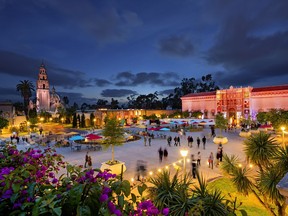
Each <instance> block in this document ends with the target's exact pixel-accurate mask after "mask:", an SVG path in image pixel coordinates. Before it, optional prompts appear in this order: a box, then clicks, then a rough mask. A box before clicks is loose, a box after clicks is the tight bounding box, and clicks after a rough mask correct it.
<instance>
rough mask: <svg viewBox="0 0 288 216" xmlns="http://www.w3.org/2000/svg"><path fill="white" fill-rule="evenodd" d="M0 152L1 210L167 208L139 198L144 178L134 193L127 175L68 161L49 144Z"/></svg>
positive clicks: (133, 211) (141, 211)
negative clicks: (24, 149) (42, 148)
mask: <svg viewBox="0 0 288 216" xmlns="http://www.w3.org/2000/svg"><path fill="white" fill-rule="evenodd" d="M0 158H1V160H0V215H116V216H120V215H129V216H130V215H139V216H142V215H143V216H145V215H147V216H154V215H168V214H169V209H163V210H159V209H157V208H156V207H155V206H154V205H153V203H152V202H151V201H150V200H144V198H143V196H142V195H143V191H144V190H145V189H146V188H147V186H146V185H145V184H143V185H142V186H141V185H139V186H138V191H137V192H138V195H137V196H136V195H135V194H133V193H131V185H130V183H129V181H126V180H124V181H120V180H119V179H118V178H117V177H116V175H114V174H112V173H110V172H109V171H103V172H102V171H100V170H99V169H94V170H93V169H85V170H83V167H81V166H72V165H69V164H67V163H65V162H63V157H62V156H61V155H59V154H56V152H55V150H54V149H51V148H48V149H45V150H43V151H42V150H39V149H38V150H35V149H28V150H27V151H18V150H17V148H16V147H15V146H8V147H6V148H4V149H3V150H2V151H1V152H0ZM65 169H66V170H65ZM59 171H60V172H59ZM64 171H66V172H65V175H64V174H62V175H60V173H64Z"/></svg>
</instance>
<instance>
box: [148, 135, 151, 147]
mask: <svg viewBox="0 0 288 216" xmlns="http://www.w3.org/2000/svg"><path fill="white" fill-rule="evenodd" d="M151 140H152V138H151V136H149V137H148V143H149V146H151Z"/></svg>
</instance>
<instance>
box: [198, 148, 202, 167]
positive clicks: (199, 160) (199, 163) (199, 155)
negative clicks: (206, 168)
mask: <svg viewBox="0 0 288 216" xmlns="http://www.w3.org/2000/svg"><path fill="white" fill-rule="evenodd" d="M200 165H201V152H200V151H199V152H198V154H197V166H198V167H199V166H200Z"/></svg>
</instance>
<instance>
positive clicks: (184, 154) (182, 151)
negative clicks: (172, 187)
mask: <svg viewBox="0 0 288 216" xmlns="http://www.w3.org/2000/svg"><path fill="white" fill-rule="evenodd" d="M180 154H181V156H182V157H183V172H184V174H186V157H187V155H188V150H187V149H181V150H180Z"/></svg>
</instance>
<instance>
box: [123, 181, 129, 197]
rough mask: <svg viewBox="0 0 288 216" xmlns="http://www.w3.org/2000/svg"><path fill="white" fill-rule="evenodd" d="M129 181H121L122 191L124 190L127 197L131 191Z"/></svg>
mask: <svg viewBox="0 0 288 216" xmlns="http://www.w3.org/2000/svg"><path fill="white" fill-rule="evenodd" d="M130 188H131V187H130V182H129V181H127V180H124V181H123V182H122V191H123V192H124V194H125V196H126V197H128V196H129V195H130V193H131V189H130Z"/></svg>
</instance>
